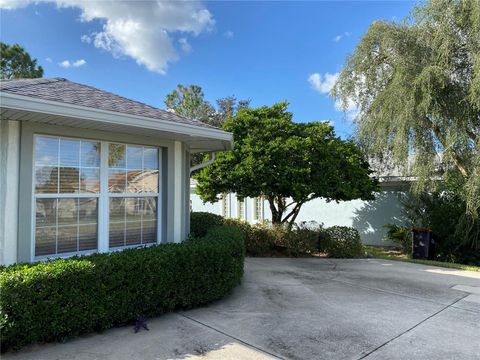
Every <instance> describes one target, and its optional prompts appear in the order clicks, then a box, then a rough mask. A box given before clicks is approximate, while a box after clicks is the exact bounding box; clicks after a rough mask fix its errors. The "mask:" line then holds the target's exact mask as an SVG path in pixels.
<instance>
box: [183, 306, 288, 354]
mask: <svg viewBox="0 0 480 360" xmlns="http://www.w3.org/2000/svg"><path fill="white" fill-rule="evenodd" d="M177 315H179V316H182V317H184V318H186V319H188V320H190V321H193V322H195V323H197V324H200V325H202V326H205V327H206V328H208V329H210V330H213V331H216V332H218V333H220V334H222V335H224V336H227V337H229V338H231V339H233V340H236V341H238V342H239V343H242V344H243V345H246V346H248V347H250V348H253V349H255V350H258V351H260V352H262V353H264V354H267V355H270V356H272V357H274V358H275V359H280V360H287V359H286V358H283V357H280V356H279V355H277V354H273V353H271V352H269V351H267V350H265V349H262V348H260V347H258V346H256V345H253V344H250V343H248V342H246V341H245V340H242V339H240V338H238V337H236V336H233V335H230V334H228V333H226V332H224V331H222V330H219V329H217V328H214V327H213V326H210V325H208V324H206V323H204V322H201V321H199V320H197V319H194V318H192V317H190V316H187V315H185V314H180V313H177Z"/></svg>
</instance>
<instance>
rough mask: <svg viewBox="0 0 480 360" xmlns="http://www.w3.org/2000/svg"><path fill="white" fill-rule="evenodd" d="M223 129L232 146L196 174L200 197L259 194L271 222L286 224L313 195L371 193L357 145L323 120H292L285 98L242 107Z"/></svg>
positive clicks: (351, 196)
mask: <svg viewBox="0 0 480 360" xmlns="http://www.w3.org/2000/svg"><path fill="white" fill-rule="evenodd" d="M224 129H225V130H226V131H230V132H232V133H233V137H234V141H235V147H234V149H233V150H232V151H228V152H223V153H220V154H218V156H217V159H216V160H215V162H214V163H213V164H212V165H211V166H209V167H206V168H204V169H203V170H202V171H201V172H200V173H199V174H198V175H196V178H197V180H198V185H197V193H198V194H199V195H200V197H201V198H202V200H203V201H209V202H215V201H217V200H219V199H218V195H219V194H221V193H226V192H235V193H237V196H238V197H239V198H240V199H241V198H244V197H257V196H264V197H265V198H266V200H267V201H268V203H269V205H270V210H271V212H272V222H273V223H274V224H280V223H288V224H290V225H291V224H293V223H294V221H295V219H296V217H297V215H298V213H299V212H300V209H301V207H302V205H303V204H305V203H306V202H308V201H310V200H313V199H315V198H318V197H323V198H325V199H326V200H327V201H331V200H352V199H364V200H367V199H368V200H369V199H373V198H374V196H373V192H374V191H376V190H377V181H376V180H375V179H372V178H371V177H370V176H369V175H370V174H371V171H370V169H369V165H368V163H367V162H366V161H365V159H364V158H363V156H362V153H361V152H360V150H359V149H358V148H357V146H356V145H355V144H354V143H353V142H352V141H344V140H341V139H340V138H338V137H336V136H335V133H334V131H333V128H332V127H331V126H330V125H328V124H327V123H325V122H314V123H304V124H297V123H294V122H293V121H292V114H291V113H290V112H287V103H286V102H283V103H279V104H275V105H273V106H272V107H267V106H264V107H260V108H257V109H241V110H240V111H239V112H238V113H237V115H236V116H235V117H234V118H231V119H229V120H227V121H226V122H225V123H224Z"/></svg>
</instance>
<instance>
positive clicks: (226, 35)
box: [223, 30, 235, 39]
mask: <svg viewBox="0 0 480 360" xmlns="http://www.w3.org/2000/svg"><path fill="white" fill-rule="evenodd" d="M234 35H235V34H234V33H233V31H232V30H227V31H225V32H224V33H223V36H225V37H226V38H227V39H231V38H233V36H234Z"/></svg>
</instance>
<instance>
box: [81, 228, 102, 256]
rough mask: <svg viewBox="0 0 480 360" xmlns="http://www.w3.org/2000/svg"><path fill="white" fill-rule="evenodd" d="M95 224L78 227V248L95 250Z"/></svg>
mask: <svg viewBox="0 0 480 360" xmlns="http://www.w3.org/2000/svg"><path fill="white" fill-rule="evenodd" d="M97 231H98V230H97V224H93V225H80V226H79V227H78V250H80V251H81V250H95V249H96V248H97Z"/></svg>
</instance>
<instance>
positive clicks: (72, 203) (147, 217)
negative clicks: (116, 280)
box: [34, 135, 159, 257]
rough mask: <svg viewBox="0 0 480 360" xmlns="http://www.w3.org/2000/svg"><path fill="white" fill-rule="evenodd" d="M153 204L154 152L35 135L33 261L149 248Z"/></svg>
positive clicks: (156, 160) (153, 233)
mask: <svg viewBox="0 0 480 360" xmlns="http://www.w3.org/2000/svg"><path fill="white" fill-rule="evenodd" d="M102 148H103V149H104V150H103V151H102ZM102 158H104V159H105V160H103V161H102ZM102 174H104V175H103V176H102ZM158 200H159V149H158V148H154V147H147V146H137V145H127V144H118V143H108V142H100V141H92V140H83V139H70V138H59V137H51V136H39V135H37V136H35V157H34V211H35V217H34V225H35V226H34V248H35V256H36V257H44V256H55V255H62V254H69V253H79V252H91V251H96V250H97V249H98V246H99V240H102V239H104V241H105V244H106V245H105V246H104V248H105V247H108V248H119V247H124V246H135V245H143V244H151V243H155V242H157V238H158V236H157V234H158V229H157V228H158V226H157V221H158V211H157V208H158V203H159V201H158ZM102 203H103V206H100V205H101V204H102ZM99 209H104V210H103V213H100V212H99ZM100 219H104V220H103V221H104V223H105V226H104V229H105V231H103V233H102V229H100V228H99V223H100Z"/></svg>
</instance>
